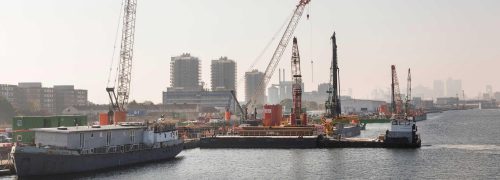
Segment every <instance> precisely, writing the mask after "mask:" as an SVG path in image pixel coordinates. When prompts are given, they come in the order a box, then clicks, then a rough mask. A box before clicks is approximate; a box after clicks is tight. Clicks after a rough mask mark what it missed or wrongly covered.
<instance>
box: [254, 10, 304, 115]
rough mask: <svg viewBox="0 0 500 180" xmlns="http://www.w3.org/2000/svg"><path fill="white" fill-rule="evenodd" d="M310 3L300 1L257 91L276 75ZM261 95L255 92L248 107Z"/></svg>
mask: <svg viewBox="0 0 500 180" xmlns="http://www.w3.org/2000/svg"><path fill="white" fill-rule="evenodd" d="M309 2H311V0H300V1H299V4H298V5H297V7H296V8H295V11H294V13H293V16H292V18H291V19H290V22H288V25H287V27H286V29H285V32H284V34H283V36H282V37H281V40H280V42H279V44H278V47H276V50H275V51H274V54H273V56H272V58H271V61H269V64H268V65H267V67H266V71H265V72H264V77H263V78H262V80H261V81H260V83H259V86H258V88H257V89H263V88H265V87H266V86H267V84H268V83H269V80H271V77H272V75H273V73H274V70H276V66H278V63H279V61H280V59H281V56H282V55H283V52H284V51H285V48H286V46H287V45H288V42H290V39H291V37H292V35H293V32H294V31H295V28H296V27H297V24H298V23H299V20H300V18H301V17H302V13H303V12H304V8H305V6H306V5H307V4H308V3H309ZM260 93H262V92H260V91H255V93H254V95H253V96H252V98H251V100H250V101H248V102H247V103H246V107H249V106H250V105H255V104H256V102H255V101H256V98H257V97H258V96H260V95H261V94H260Z"/></svg>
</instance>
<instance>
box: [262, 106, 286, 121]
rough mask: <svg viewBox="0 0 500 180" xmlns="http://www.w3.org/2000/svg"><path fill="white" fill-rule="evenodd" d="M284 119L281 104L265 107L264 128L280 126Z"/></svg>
mask: <svg viewBox="0 0 500 180" xmlns="http://www.w3.org/2000/svg"><path fill="white" fill-rule="evenodd" d="M282 117H283V107H282V106H281V105H280V104H274V105H269V104H266V105H264V119H263V121H262V124H263V125H264V126H279V125H280V123H281V118H282Z"/></svg>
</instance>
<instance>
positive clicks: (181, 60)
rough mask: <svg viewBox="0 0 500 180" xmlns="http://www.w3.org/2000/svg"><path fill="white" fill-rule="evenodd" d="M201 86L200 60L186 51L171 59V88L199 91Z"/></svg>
mask: <svg viewBox="0 0 500 180" xmlns="http://www.w3.org/2000/svg"><path fill="white" fill-rule="evenodd" d="M201 88H202V87H201V86H200V60H199V59H198V58H197V57H193V56H191V55H190V54H189V53H184V54H182V55H180V56H176V57H172V58H171V61H170V88H169V89H170V90H174V91H175V90H180V91H198V90H201Z"/></svg>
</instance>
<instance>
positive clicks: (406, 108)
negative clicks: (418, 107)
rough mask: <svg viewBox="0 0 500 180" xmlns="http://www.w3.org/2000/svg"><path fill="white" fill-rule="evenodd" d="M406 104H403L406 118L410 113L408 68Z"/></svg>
mask: <svg viewBox="0 0 500 180" xmlns="http://www.w3.org/2000/svg"><path fill="white" fill-rule="evenodd" d="M406 83H407V84H406V102H405V111H406V112H405V114H406V116H409V115H411V112H410V108H411V107H410V101H411V73H410V68H408V79H407V81H406Z"/></svg>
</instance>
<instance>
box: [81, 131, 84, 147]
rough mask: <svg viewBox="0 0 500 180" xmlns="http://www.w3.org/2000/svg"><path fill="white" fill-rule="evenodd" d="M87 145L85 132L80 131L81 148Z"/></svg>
mask: <svg viewBox="0 0 500 180" xmlns="http://www.w3.org/2000/svg"><path fill="white" fill-rule="evenodd" d="M83 147H85V134H84V133H80V148H83Z"/></svg>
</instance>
